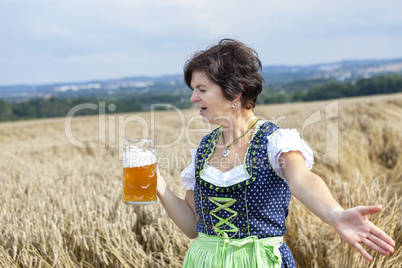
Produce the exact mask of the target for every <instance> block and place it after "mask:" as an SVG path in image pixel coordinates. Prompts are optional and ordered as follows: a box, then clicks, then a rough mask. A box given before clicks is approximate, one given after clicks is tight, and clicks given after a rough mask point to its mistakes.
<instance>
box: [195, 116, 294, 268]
mask: <svg viewBox="0 0 402 268" xmlns="http://www.w3.org/2000/svg"><path fill="white" fill-rule="evenodd" d="M277 129H279V127H277V126H276V125H275V124H273V123H271V122H265V123H264V124H263V125H262V126H261V127H260V128H259V130H258V131H257V133H256V134H255V135H254V138H253V140H252V141H251V142H250V147H249V150H248V152H247V155H246V171H247V173H248V174H250V175H251V177H250V179H248V180H246V181H245V182H242V183H241V184H238V185H235V187H216V186H214V185H210V184H209V183H207V182H205V181H203V180H202V179H201V177H200V175H199V174H200V171H201V170H202V169H203V166H204V164H205V163H206V161H207V160H208V158H209V156H210V155H212V152H213V149H214V147H215V143H216V141H217V136H218V134H219V133H218V132H219V129H216V130H214V131H213V132H212V133H211V134H209V135H207V136H205V137H204V138H203V139H202V141H201V143H200V146H199V147H198V149H197V153H196V156H195V163H197V167H196V184H195V187H194V199H195V205H196V212H197V213H198V214H199V215H200V220H199V221H198V223H197V231H198V232H202V233H205V234H207V235H216V233H215V231H214V228H213V226H214V225H215V224H217V223H218V222H219V220H218V219H217V218H216V217H214V216H212V215H211V214H210V211H212V210H214V209H215V208H216V205H215V204H213V203H212V202H211V201H210V200H209V197H226V198H234V199H236V202H235V203H234V204H233V205H232V206H230V209H232V210H234V211H236V212H237V213H238V214H237V216H236V217H235V218H234V219H233V220H232V221H231V222H232V224H233V225H235V226H236V227H237V228H238V231H237V232H235V233H234V232H229V230H230V229H232V228H231V227H229V226H227V225H226V226H220V227H219V229H220V230H225V231H228V232H227V234H228V236H229V237H231V236H233V238H245V237H247V236H258V237H259V238H265V237H272V236H283V235H284V234H285V233H286V226H285V219H286V217H287V215H288V206H289V201H290V197H291V194H290V190H289V186H288V185H287V183H286V182H285V181H284V180H283V179H282V178H280V177H278V176H277V175H276V173H275V172H274V170H273V169H272V167H271V164H270V162H269V159H268V153H267V143H268V136H269V135H271V134H272V133H273V132H274V131H275V130H277ZM197 171H198V172H197ZM215 214H217V215H219V217H221V218H223V219H226V218H229V217H230V216H232V215H233V214H232V213H230V212H228V211H226V210H220V211H218V212H217V213H215ZM279 250H280V252H281V255H282V260H283V262H282V267H296V265H295V263H294V260H293V257H292V254H291V252H290V250H289V247H288V246H287V245H286V244H285V243H283V244H282V246H281V247H280V248H279Z"/></svg>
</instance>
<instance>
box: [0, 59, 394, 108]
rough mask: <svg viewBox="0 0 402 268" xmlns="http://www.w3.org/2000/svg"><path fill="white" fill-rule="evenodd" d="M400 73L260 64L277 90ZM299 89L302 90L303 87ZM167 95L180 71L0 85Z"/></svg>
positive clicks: (29, 94) (13, 96)
mask: <svg viewBox="0 0 402 268" xmlns="http://www.w3.org/2000/svg"><path fill="white" fill-rule="evenodd" d="M389 73H396V74H402V59H382V60H381V59H380V60H345V61H340V62H330V63H319V64H313V65H305V66H301V65H297V66H285V65H277V66H269V65H268V66H263V70H262V75H263V77H264V79H265V81H266V82H267V85H268V86H269V87H273V88H275V89H276V90H285V91H289V90H290V91H295V90H300V83H298V85H294V84H292V83H293V82H298V81H305V83H311V81H313V84H314V83H319V84H322V83H328V82H329V81H340V82H348V81H349V82H350V81H356V80H359V79H361V78H370V77H375V76H378V75H381V74H389ZM302 89H305V88H303V87H302ZM150 93H152V94H170V95H175V96H179V95H181V94H183V93H184V94H185V93H188V88H187V86H186V85H185V84H184V82H183V75H182V74H172V75H164V76H159V77H146V76H133V77H124V78H116V79H110V80H92V81H81V82H69V83H62V82H60V83H55V84H45V85H42V84H32V85H0V99H3V100H6V101H9V102H23V101H26V100H30V99H35V98H50V97H55V98H77V97H88V98H101V99H122V98H126V97H127V96H133V95H138V96H141V95H144V94H150Z"/></svg>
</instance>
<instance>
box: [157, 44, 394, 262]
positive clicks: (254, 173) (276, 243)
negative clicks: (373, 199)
mask: <svg viewBox="0 0 402 268" xmlns="http://www.w3.org/2000/svg"><path fill="white" fill-rule="evenodd" d="M260 71H261V62H260V60H259V59H258V57H257V53H256V52H255V51H254V50H253V49H251V48H249V47H247V46H245V45H244V44H243V43H241V42H238V41H235V40H231V39H223V40H221V41H220V42H219V43H218V44H217V45H215V46H212V47H210V48H209V49H207V50H205V51H200V52H198V53H196V54H195V55H194V56H193V57H192V58H191V59H190V60H189V61H188V62H187V63H186V65H185V68H184V76H185V81H186V83H187V85H188V86H189V87H190V88H191V89H192V90H193V94H192V96H191V99H190V100H191V102H193V103H194V104H195V106H196V107H198V108H199V109H200V112H199V113H200V115H201V116H202V118H203V120H204V121H205V122H208V123H211V124H215V125H218V126H219V127H218V128H217V129H215V130H214V131H212V132H211V133H210V134H208V135H206V136H205V137H204V138H203V139H202V141H201V143H200V145H199V147H198V149H196V150H193V151H192V154H193V159H192V164H191V165H189V166H188V167H187V168H186V169H185V170H184V171H183V172H182V179H183V186H184V187H185V188H186V189H187V191H186V195H185V198H184V199H181V198H178V197H177V196H176V195H174V194H173V193H172V191H171V190H170V189H169V188H168V187H167V185H166V183H165V180H164V179H163V177H162V176H161V175H160V174H159V173H158V189H157V191H158V197H159V199H160V201H161V202H162V204H163V206H164V207H165V209H166V211H167V212H168V214H169V216H170V217H171V218H172V219H173V221H174V222H175V223H176V224H177V226H178V227H179V228H180V229H181V230H182V231H183V232H184V233H185V234H186V235H187V236H188V237H189V238H191V239H194V238H197V237H198V239H196V240H195V241H194V242H193V244H192V245H191V246H190V248H189V251H188V253H187V255H186V258H185V261H184V266H185V267H296V265H295V263H294V260H293V257H292V254H291V253H290V250H289V248H288V246H287V245H286V244H285V243H283V238H282V237H283V235H284V234H285V232H286V227H285V218H286V216H287V214H288V206H289V201H290V197H291V193H292V194H293V195H294V196H295V197H296V198H298V199H299V200H300V201H301V202H302V203H303V204H304V205H306V206H307V207H308V208H309V209H310V210H311V211H312V212H314V213H315V214H316V215H317V216H318V217H320V218H321V219H322V220H323V221H324V222H326V223H328V224H329V225H331V226H332V227H333V228H335V230H336V231H337V232H338V233H339V235H340V236H341V237H342V238H343V239H344V240H346V241H347V242H348V243H349V244H351V245H352V246H354V247H355V248H356V249H357V250H358V251H359V252H360V253H361V254H362V255H363V256H364V257H365V258H366V259H368V260H372V257H371V256H370V254H369V253H367V251H366V250H365V249H364V248H363V246H362V245H361V244H364V245H366V246H368V247H369V248H371V249H373V250H375V251H377V252H379V253H381V254H384V255H387V254H389V253H390V252H393V247H394V245H395V242H394V241H393V240H392V239H391V238H390V237H388V236H387V235H386V234H385V233H384V232H383V231H381V230H380V229H378V228H377V227H376V226H374V225H373V224H372V223H371V222H370V221H369V220H367V219H366V217H365V215H367V214H372V213H376V212H378V211H380V210H381V206H368V207H355V208H351V209H348V210H344V209H343V208H342V207H341V206H340V205H339V204H338V203H337V202H336V201H335V199H334V198H333V196H332V195H331V193H330V192H329V190H328V188H327V186H326V185H325V183H324V182H323V180H322V179H321V178H320V177H319V176H317V175H315V174H314V173H312V172H311V171H310V169H311V167H312V164H313V154H312V151H311V149H310V148H309V147H308V145H307V144H306V143H305V142H304V141H303V140H301V139H300V137H299V134H298V133H297V131H296V130H289V129H281V128H279V127H277V126H276V125H275V124H273V123H271V122H269V121H263V120H259V119H258V118H257V117H256V116H255V114H254V112H253V108H254V107H255V103H256V100H257V96H258V94H260V93H261V90H262V83H263V82H264V80H263V78H262V77H261V75H260Z"/></svg>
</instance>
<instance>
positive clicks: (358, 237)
mask: <svg viewBox="0 0 402 268" xmlns="http://www.w3.org/2000/svg"><path fill="white" fill-rule="evenodd" d="M280 161H281V163H282V170H283V173H284V175H285V178H286V179H287V181H288V183H289V188H290V191H291V193H292V194H293V195H294V196H295V197H296V198H297V199H299V200H300V201H301V202H302V203H303V204H304V205H305V206H306V207H307V208H308V209H310V210H311V211H312V212H313V213H314V214H316V215H317V216H318V217H319V218H320V219H321V220H323V221H324V222H326V223H328V224H329V225H330V226H332V227H333V228H335V230H336V231H337V232H338V234H339V235H340V236H341V237H342V239H344V240H345V241H346V242H348V243H349V244H350V245H352V246H354V247H355V248H356V249H357V250H358V251H359V252H360V253H361V254H362V255H363V256H364V257H365V258H366V259H367V260H370V261H371V260H372V259H373V258H372V257H371V256H370V254H369V253H367V251H366V250H365V249H364V248H363V246H362V245H361V244H360V243H362V244H364V245H366V246H368V247H369V248H371V249H373V250H375V251H377V252H379V253H381V254H384V255H388V254H389V253H391V252H393V251H394V248H393V247H394V246H395V242H394V241H393V240H392V239H391V238H390V237H389V236H388V235H387V234H385V233H384V232H383V231H381V230H380V229H379V228H377V227H376V226H375V225H374V224H373V223H372V222H370V221H369V220H368V219H367V218H366V217H365V215H367V214H373V213H377V212H379V211H380V210H381V206H368V207H363V206H359V207H354V208H351V209H348V210H344V209H343V208H342V207H341V206H340V205H339V204H338V202H336V200H335V199H334V197H333V196H332V194H331V193H330V191H329V189H328V187H327V185H326V184H325V182H324V181H323V180H322V179H321V177H319V176H318V175H316V174H314V173H312V172H310V170H308V169H307V167H306V164H305V162H304V158H303V156H302V154H301V153H300V152H298V151H290V152H287V153H282V154H281V156H280Z"/></svg>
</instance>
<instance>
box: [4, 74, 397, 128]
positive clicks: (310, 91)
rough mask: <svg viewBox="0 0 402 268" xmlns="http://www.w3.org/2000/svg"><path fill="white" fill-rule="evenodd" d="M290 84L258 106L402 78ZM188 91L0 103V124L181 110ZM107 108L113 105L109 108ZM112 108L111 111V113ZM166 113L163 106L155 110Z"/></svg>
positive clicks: (378, 87) (356, 92)
mask: <svg viewBox="0 0 402 268" xmlns="http://www.w3.org/2000/svg"><path fill="white" fill-rule="evenodd" d="M307 81H308V80H303V81H293V82H291V83H289V84H285V85H283V86H282V88H280V89H279V91H278V89H275V88H265V89H264V90H263V92H262V93H261V95H260V96H259V98H258V104H269V103H286V102H297V101H312V100H326V99H334V98H345V97H353V96H364V95H373V94H386V93H396V92H402V76H400V75H397V74H391V75H387V76H377V77H374V78H367V79H360V80H358V81H355V82H346V83H342V82H337V81H334V80H331V81H329V82H328V81H325V80H324V79H319V80H312V81H310V82H307ZM190 94H191V91H190V90H189V92H188V94H182V95H177V94H162V93H157V94H151V93H150V94H146V95H137V96H132V97H127V96H125V97H124V98H119V99H106V100H104V99H97V98H82V97H80V98H73V99H59V98H49V99H32V100H29V101H26V102H20V103H9V102H6V101H4V100H0V121H7V120H21V119H33V118H48V117H64V116H66V115H67V113H68V112H69V111H70V110H71V109H72V108H74V107H77V105H80V104H96V105H98V106H97V107H99V104H100V102H105V112H106V113H126V112H137V111H146V110H150V109H151V106H152V105H153V104H169V105H173V106H175V107H178V108H180V109H183V108H189V107H192V106H193V105H192V104H191V103H190V101H189V98H190ZM110 104H113V105H112V106H110ZM111 107H112V108H113V109H111ZM156 108H158V109H159V110H160V109H166V108H168V107H166V106H160V107H156ZM98 113H99V109H92V108H85V107H84V108H81V109H79V110H78V109H77V111H76V112H75V113H74V115H95V114H98Z"/></svg>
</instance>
